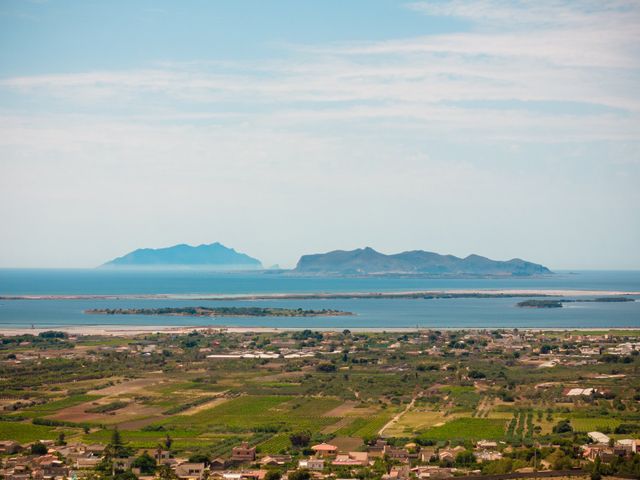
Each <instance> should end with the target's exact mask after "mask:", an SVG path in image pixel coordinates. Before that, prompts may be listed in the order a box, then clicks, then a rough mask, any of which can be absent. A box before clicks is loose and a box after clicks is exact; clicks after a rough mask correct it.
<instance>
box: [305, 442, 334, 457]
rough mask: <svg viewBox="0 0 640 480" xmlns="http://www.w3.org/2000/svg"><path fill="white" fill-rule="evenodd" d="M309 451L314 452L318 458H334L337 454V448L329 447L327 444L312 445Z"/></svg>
mask: <svg viewBox="0 0 640 480" xmlns="http://www.w3.org/2000/svg"><path fill="white" fill-rule="evenodd" d="M311 450H313V451H314V452H316V455H318V456H319V457H331V456H334V455H335V454H336V453H337V452H338V447H336V446H335V445H330V444H328V443H320V444H319V445H314V446H313V447H311Z"/></svg>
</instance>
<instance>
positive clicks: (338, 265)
mask: <svg viewBox="0 0 640 480" xmlns="http://www.w3.org/2000/svg"><path fill="white" fill-rule="evenodd" d="M292 273H295V274H304V275H369V276H370V275H394V276H397V275H411V276H416V275H419V276H420V275H422V276H436V277H461V276H462V277H464V276H468V277H491V276H499V277H513V276H531V275H547V274H551V273H552V272H551V271H550V270H549V269H548V268H547V267H545V266H543V265H539V264H537V263H532V262H528V261H525V260H521V259H519V258H514V259H511V260H506V261H498V260H491V259H489V258H486V257H482V256H480V255H469V256H467V257H465V258H459V257H456V256H454V255H440V254H438V253H433V252H426V251H424V250H412V251H408V252H401V253H396V254H391V255H386V254H384V253H380V252H377V251H376V250H374V249H373V248H370V247H366V248H359V249H356V250H351V251H345V250H334V251H332V252H328V253H319V254H313V255H303V256H302V257H300V260H299V261H298V264H297V266H296V268H295V269H294V270H293V271H292Z"/></svg>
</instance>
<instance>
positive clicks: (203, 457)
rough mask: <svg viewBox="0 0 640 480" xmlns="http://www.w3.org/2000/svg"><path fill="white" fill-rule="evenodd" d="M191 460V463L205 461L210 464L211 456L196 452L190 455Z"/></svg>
mask: <svg viewBox="0 0 640 480" xmlns="http://www.w3.org/2000/svg"><path fill="white" fill-rule="evenodd" d="M189 461H190V462H191V463H204V464H205V465H209V462H211V458H210V457H209V455H207V454H206V453H194V454H193V455H191V456H190V457H189Z"/></svg>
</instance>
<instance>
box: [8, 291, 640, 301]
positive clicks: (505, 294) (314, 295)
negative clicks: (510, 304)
mask: <svg viewBox="0 0 640 480" xmlns="http://www.w3.org/2000/svg"><path fill="white" fill-rule="evenodd" d="M622 295H627V296H640V291H637V292H636V291H627V292H625V291H617V290H540V289H538V290H531V289H529V290H417V291H404V292H329V293H325V292H311V293H255V294H254V293H247V294H240V295H231V294H214V293H211V294H165V293H158V294H122V295H0V300H118V299H132V300H133V299H166V300H226V301H229V300H314V299H319V300H327V299H328V300H331V299H353V298H364V299H370V298H371V299H377V298H379V299H412V298H415V299H446V298H523V297H567V296H575V297H582V296H607V297H610V296H622Z"/></svg>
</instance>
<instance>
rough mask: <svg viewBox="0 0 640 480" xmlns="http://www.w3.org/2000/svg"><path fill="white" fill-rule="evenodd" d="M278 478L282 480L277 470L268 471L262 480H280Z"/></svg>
mask: <svg viewBox="0 0 640 480" xmlns="http://www.w3.org/2000/svg"><path fill="white" fill-rule="evenodd" d="M280 478H282V475H281V474H280V472H279V471H277V470H269V471H268V472H267V473H265V475H264V480H280Z"/></svg>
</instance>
